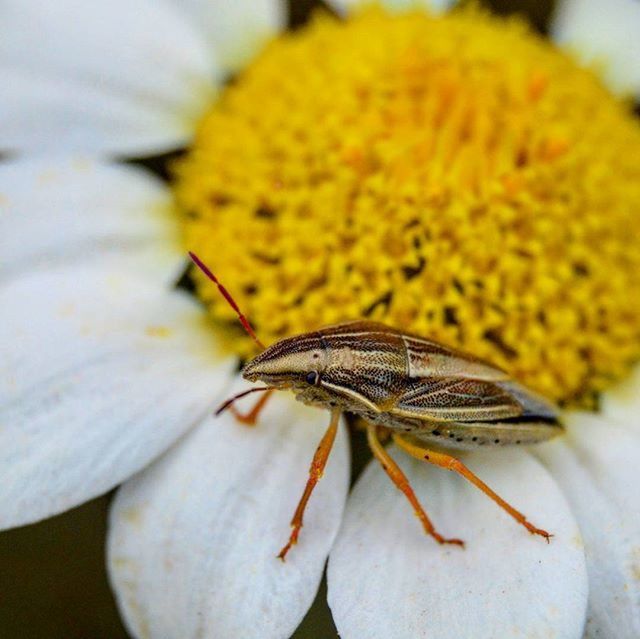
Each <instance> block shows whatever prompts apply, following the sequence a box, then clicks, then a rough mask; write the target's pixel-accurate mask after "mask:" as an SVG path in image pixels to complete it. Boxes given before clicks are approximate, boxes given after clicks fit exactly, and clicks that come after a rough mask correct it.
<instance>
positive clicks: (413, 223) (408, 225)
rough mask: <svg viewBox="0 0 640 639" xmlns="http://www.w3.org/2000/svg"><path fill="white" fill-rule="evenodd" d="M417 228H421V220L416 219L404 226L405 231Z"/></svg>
mask: <svg viewBox="0 0 640 639" xmlns="http://www.w3.org/2000/svg"><path fill="white" fill-rule="evenodd" d="M416 226H420V220H418V219H417V218H415V217H414V218H412V219H411V220H409V221H408V222H407V223H406V224H405V225H404V229H405V231H408V230H409V229H413V228H415V227H416Z"/></svg>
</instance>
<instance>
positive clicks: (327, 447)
mask: <svg viewBox="0 0 640 639" xmlns="http://www.w3.org/2000/svg"><path fill="white" fill-rule="evenodd" d="M341 414H342V411H341V410H340V409H334V410H332V411H331V421H330V422H329V427H328V428H327V430H326V432H325V434H324V435H323V437H322V439H321V440H320V443H319V444H318V448H317V449H316V452H315V455H314V456H313V460H312V461H311V466H310V467H309V479H307V485H306V486H305V488H304V492H303V493H302V497H301V498H300V501H299V502H298V507H297V508H296V512H295V513H294V515H293V519H292V520H291V535H290V536H289V541H288V542H287V543H286V544H285V546H284V547H283V548H282V550H281V551H280V552H279V553H278V559H282V561H284V560H285V557H286V556H287V553H288V552H289V550H291V547H292V546H295V544H297V543H298V535H299V534H300V529H301V528H302V519H303V516H304V510H305V508H306V507H307V502H308V501H309V497H311V493H312V492H313V489H314V488H315V487H316V484H317V483H318V482H319V481H320V478H321V477H322V474H323V473H324V469H325V466H326V465H327V461H328V459H329V453H330V452H331V449H332V448H333V442H334V441H335V439H336V433H337V432H338V424H339V423H340V415H341Z"/></svg>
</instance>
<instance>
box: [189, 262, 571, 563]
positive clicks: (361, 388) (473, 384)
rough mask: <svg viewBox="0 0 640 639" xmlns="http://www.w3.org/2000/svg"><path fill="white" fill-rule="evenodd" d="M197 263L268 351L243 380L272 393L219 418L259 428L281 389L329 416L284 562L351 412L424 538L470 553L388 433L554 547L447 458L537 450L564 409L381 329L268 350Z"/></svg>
mask: <svg viewBox="0 0 640 639" xmlns="http://www.w3.org/2000/svg"><path fill="white" fill-rule="evenodd" d="M189 255H190V257H191V259H192V260H193V261H194V263H195V264H196V265H197V266H198V267H199V268H200V269H201V270H202V271H203V273H204V274H205V275H206V276H207V277H208V278H209V279H210V280H211V281H213V282H214V283H215V284H216V285H217V286H218V288H219V290H220V292H221V293H222V295H223V296H224V297H225V299H226V300H227V301H228V302H229V304H230V305H231V306H232V308H233V309H234V310H235V312H236V313H237V315H238V318H239V320H240V322H241V323H242V325H243V327H244V328H245V330H246V331H247V333H249V335H250V336H251V337H252V338H253V339H254V341H255V342H256V344H258V346H259V347H260V348H261V349H263V350H262V352H261V353H260V354H259V355H258V356H257V357H255V358H254V359H252V360H251V361H249V362H248V363H247V364H246V365H245V366H244V368H243V370H242V376H243V377H244V379H246V380H248V381H250V382H257V381H260V382H262V383H264V384H265V385H264V386H260V387H254V388H251V389H249V390H247V391H244V392H242V393H239V394H238V395H236V396H234V397H232V398H230V399H229V400H227V401H226V402H224V404H222V406H221V407H220V408H219V409H218V411H217V412H216V414H220V413H221V412H222V411H224V410H226V409H231V410H232V411H233V412H234V414H235V415H236V417H237V418H238V419H239V420H240V421H244V422H246V423H255V420H256V418H257V416H258V414H259V412H260V410H261V409H262V407H263V406H264V405H265V403H266V401H267V399H268V397H269V396H270V395H271V394H272V393H273V391H275V390H291V391H293V392H294V394H295V396H296V398H297V399H298V400H300V401H301V402H304V403H305V404H308V405H310V406H320V407H322V408H327V409H329V410H330V412H331V420H330V422H329V427H328V428H327V431H326V432H325V434H324V436H323V437H322V439H321V441H320V444H319V445H318V448H317V450H316V453H315V455H314V458H313V460H312V462H311V467H310V469H309V478H308V480H307V483H306V486H305V489H304V492H303V494H302V497H301V499H300V502H299V504H298V507H297V508H296V511H295V513H294V515H293V519H292V520H291V534H290V537H289V540H288V541H287V543H286V544H285V546H284V547H283V548H282V550H281V551H280V553H279V554H278V557H279V558H280V559H282V560H283V561H284V559H285V557H286V555H287V553H288V552H289V550H290V549H291V547H292V546H293V545H295V544H296V543H297V541H298V536H299V534H300V529H301V528H302V524H303V515H304V510H305V507H306V505H307V502H308V501H309V498H310V496H311V493H312V492H313V489H314V487H315V486H316V484H317V483H318V481H319V479H320V478H321V476H322V473H323V470H324V468H325V465H326V463H327V460H328V458H329V453H330V452H331V447H332V445H333V442H334V439H335V436H336V432H337V429H338V424H339V420H340V416H341V414H342V413H344V412H348V413H352V414H355V415H357V416H359V417H361V418H362V419H363V420H364V421H365V422H366V424H367V427H366V428H367V440H368V443H369V446H370V448H371V451H372V453H373V455H374V457H375V458H376V459H377V460H378V461H379V462H380V464H381V465H382V467H383V469H384V470H385V472H386V473H387V475H388V476H389V478H390V479H391V480H392V481H393V483H394V484H395V485H396V486H397V487H398V488H399V489H400V490H401V491H402V492H403V493H404V495H405V496H406V498H407V499H408V500H409V502H410V504H411V506H412V507H413V509H414V511H415V513H416V515H417V516H418V518H419V519H420V521H421V523H422V526H423V528H424V530H425V532H426V533H427V534H428V535H430V536H431V537H433V538H434V539H435V540H436V541H437V542H438V543H440V544H456V545H459V546H463V545H464V543H463V542H462V540H460V539H448V538H445V537H443V536H442V535H441V534H440V533H438V532H437V531H436V529H435V527H434V525H433V524H432V523H431V520H430V519H429V517H428V516H427V513H426V512H425V510H424V509H423V508H422V506H421V505H420V503H419V501H418V499H417V497H416V495H415V493H414V492H413V489H412V488H411V485H410V484H409V481H408V479H407V477H406V476H405V474H404V473H403V472H402V470H401V469H400V467H399V466H398V465H397V464H396V462H395V461H394V460H393V459H392V458H391V457H390V455H389V454H388V453H387V451H386V450H385V448H384V446H383V445H382V443H381V439H380V437H381V435H385V436H386V435H390V436H391V438H392V439H393V441H394V442H395V444H396V445H397V446H398V447H399V448H401V449H402V450H404V451H406V452H407V453H408V454H409V455H412V456H413V457H416V458H417V459H420V460H423V461H426V462H429V463H431V464H435V465H436V466H440V467H442V468H445V469H447V470H451V471H454V472H456V473H458V474H460V475H461V476H462V477H464V478H465V479H467V480H468V481H470V482H471V483H472V484H474V485H475V486H477V487H478V488H479V489H480V490H481V491H482V492H484V493H485V494H486V495H487V496H488V497H489V498H491V499H492V500H493V501H494V502H495V503H496V504H498V506H500V507H501V508H503V509H504V510H505V511H506V512H507V513H509V515H511V517H513V518H514V519H515V520H516V521H517V522H518V523H519V524H522V525H523V526H524V527H525V528H526V529H527V530H528V531H529V532H530V533H532V534H535V535H541V536H542V537H544V538H545V539H546V540H547V541H549V538H550V537H551V535H550V534H549V533H548V532H547V531H546V530H542V529H541V528H537V527H536V526H534V525H533V524H531V523H530V522H529V521H528V520H527V519H526V517H525V516H524V515H523V514H522V513H521V512H519V511H518V510H516V509H515V508H514V507H513V506H511V505H510V504H508V503H507V502H506V501H504V500H503V499H502V498H501V497H500V496H499V495H498V494H496V493H495V492H494V491H493V490H492V489H491V488H489V486H487V485H486V484H485V483H484V482H483V481H482V480H481V479H480V478H479V477H477V476H476V475H474V474H473V473H472V472H471V471H470V470H469V469H468V468H467V467H466V466H465V465H464V464H463V463H462V462H461V461H460V460H459V459H457V458H456V457H454V456H453V455H452V454H450V452H448V451H451V450H455V449H474V448H476V447H479V446H484V445H488V446H491V445H492V446H506V445H516V444H533V443H537V442H541V441H545V440H547V439H550V438H552V437H554V436H556V435H558V434H560V433H561V432H562V430H563V428H562V425H561V424H560V422H559V421H558V415H557V411H556V409H555V408H554V407H553V406H552V405H551V404H550V403H549V402H548V401H547V400H545V399H544V398H542V397H540V396H539V395H537V394H535V393H534V392H532V391H530V390H528V389H526V388H524V387H523V386H521V385H519V384H518V383H517V382H515V381H513V380H512V379H510V378H509V376H508V375H507V374H506V373H505V372H504V371H502V370H500V369H499V368H497V367H495V366H492V365H491V364H489V363H487V362H485V361H483V360H481V359H478V358H476V357H473V356H471V355H467V354H465V353H462V352H459V351H457V350H454V349H451V348H448V347H446V346H443V345H442V344H439V343H437V342H433V341H430V340H428V339H424V338H422V337H419V336H416V335H411V334H408V333H405V332H403V331H400V330H398V329H396V328H392V327H389V326H386V325H385V324H381V323H378V322H371V321H354V322H347V323H344V324H338V325H335V326H329V327H327V328H323V329H320V330H317V331H313V332H310V333H304V334H302V335H298V336H296V337H291V338H287V339H283V340H280V341H278V342H276V343H275V344H272V345H271V346H269V347H268V348H266V347H265V346H264V345H263V344H262V343H261V342H260V340H259V339H258V338H257V336H256V334H255V332H254V331H253V329H252V328H251V325H250V324H249V322H248V321H247V320H246V318H245V317H244V315H243V314H242V313H241V312H240V309H239V308H238V306H237V305H236V303H235V301H234V300H233V298H232V297H231V295H230V294H229V293H228V292H227V290H226V289H225V288H224V287H223V286H222V284H220V282H219V281H218V280H217V278H216V277H215V275H213V273H212V272H211V271H210V270H209V269H208V268H207V267H206V266H205V265H204V264H203V263H202V261H201V260H200V259H199V258H198V257H197V256H196V255H194V254H193V253H189ZM254 392H264V393H265V394H264V395H263V396H262V397H261V398H260V400H259V401H258V402H257V403H256V405H255V406H254V408H253V409H252V410H251V411H249V413H247V414H244V415H243V414H240V413H239V412H238V411H237V410H236V409H235V407H234V405H233V404H234V402H235V401H236V400H237V399H239V398H241V397H244V396H246V395H248V394H250V393H254Z"/></svg>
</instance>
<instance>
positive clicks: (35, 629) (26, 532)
mask: <svg viewBox="0 0 640 639" xmlns="http://www.w3.org/2000/svg"><path fill="white" fill-rule="evenodd" d="M319 4H320V3H319V2H317V1H314V0H290V23H291V26H299V25H300V24H304V22H305V21H306V19H307V17H308V15H309V12H310V10H311V9H312V8H313V7H316V6H318V5H319ZM482 4H485V5H487V6H489V7H491V8H492V9H493V10H494V11H495V12H497V13H503V14H504V13H519V14H521V15H524V16H526V17H527V18H528V20H529V21H530V22H531V23H532V24H533V25H534V26H535V27H536V28H537V29H539V30H540V31H542V32H544V30H545V25H546V24H547V22H548V18H549V15H550V13H551V10H552V5H553V2H552V1H551V0H539V1H535V0H529V1H527V0H491V1H489V0H485V1H484V2H483V3H482ZM144 163H145V164H147V165H148V166H149V168H152V169H154V170H157V169H158V165H159V164H161V161H160V160H158V159H155V160H154V159H149V160H148V161H145V162H144ZM160 168H161V167H160ZM353 445H354V446H353V447H354V464H353V466H354V475H355V474H357V473H358V472H359V469H361V468H362V466H363V465H364V464H365V463H366V461H367V460H368V452H367V450H366V446H365V445H364V442H363V440H362V437H361V436H360V435H359V434H355V435H354V441H353ZM110 498H111V496H110V495H107V496H105V497H102V498H99V499H95V500H93V501H92V502H89V503H88V504H85V505H83V506H81V507H79V508H76V509H74V510H72V511H70V512H67V513H65V514H63V515H59V516H58V517H54V518H52V519H48V520H47V521H44V522H42V523H39V524H34V525H32V526H25V527H22V528H18V529H15V530H10V531H6V532H3V533H1V534H0V639H45V638H46V639H103V638H104V639H127V638H128V635H127V633H126V632H125V630H124V628H123V626H122V623H121V621H120V619H119V617H118V613H117V610H116V607H115V603H114V600H113V597H112V595H111V592H110V590H109V585H108V581H107V575H106V572H105V566H104V540H105V534H106V518H107V513H108V507H109V501H110ZM325 600H326V589H325V586H324V584H323V586H322V588H321V589H320V592H319V593H318V597H317V598H316V602H315V604H314V605H313V607H312V608H311V610H310V611H309V613H308V614H307V617H306V618H305V620H304V622H303V623H302V625H301V626H300V628H298V630H297V631H296V633H295V635H294V637H295V639H311V638H322V639H332V638H334V637H337V636H338V635H337V633H336V631H335V628H334V626H333V623H332V621H331V615H330V613H329V609H328V607H327V605H326V601H325Z"/></svg>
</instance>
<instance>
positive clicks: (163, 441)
mask: <svg viewBox="0 0 640 639" xmlns="http://www.w3.org/2000/svg"><path fill="white" fill-rule="evenodd" d="M0 308H2V311H3V319H2V323H0V468H2V482H0V527H3V528H6V527H11V526H16V525H19V524H24V523H28V522H32V521H36V520H38V519H41V518H44V517H47V516H49V515H52V514H54V513H58V512H61V511H63V510H66V509H68V508H71V507H73V506H75V505H77V504H79V503H81V502H83V501H86V500H87V499H90V498H92V497H94V496H96V495H99V494H101V493H103V492H105V491H107V490H109V489H111V488H113V487H114V486H116V485H117V484H119V483H120V482H121V481H123V480H124V479H126V478H127V477H129V476H130V475H131V474H133V473H134V472H136V471H138V470H139V469H140V468H142V467H144V466H145V465H146V464H148V463H149V462H150V461H151V460H152V459H154V458H155V457H156V456H157V455H158V454H159V453H161V452H162V451H164V450H165V449H166V448H167V447H168V446H169V445H170V444H171V443H172V442H173V441H175V439H176V438H177V437H179V436H180V435H181V434H182V433H184V432H185V431H186V430H187V429H188V428H190V427H192V426H193V424H194V423H195V422H196V421H197V420H198V419H200V418H201V416H202V415H204V414H205V413H206V411H208V410H209V408H210V406H211V405H213V404H214V403H215V402H216V398H218V397H219V395H220V394H221V393H224V391H225V390H226V389H225V388H224V386H225V384H227V383H228V381H229V378H228V375H230V369H231V367H232V361H230V360H229V359H222V358H221V356H220V355H219V354H218V353H217V351H216V348H215V346H214V343H213V342H212V341H211V339H210V335H209V334H208V332H205V327H204V321H203V318H202V313H201V311H199V309H198V307H197V306H196V305H195V304H194V303H192V302H191V300H188V299H187V298H186V297H182V296H181V295H180V294H179V293H172V294H169V293H168V292H165V291H163V290H161V289H160V288H159V287H156V286H155V285H154V284H153V282H152V281H151V280H149V281H146V280H142V279H138V278H136V277H135V274H131V273H129V272H127V271H122V270H120V271H118V270H117V268H116V266H115V265H112V269H111V270H108V269H106V268H105V269H98V268H93V267H82V268H80V267H78V268H68V269H67V268H65V269H57V270H53V271H52V272H50V273H47V274H36V275H34V276H30V277H22V278H19V279H17V280H13V281H12V282H10V283H9V284H7V285H5V286H4V287H3V288H1V289H0Z"/></svg>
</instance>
